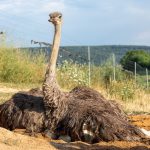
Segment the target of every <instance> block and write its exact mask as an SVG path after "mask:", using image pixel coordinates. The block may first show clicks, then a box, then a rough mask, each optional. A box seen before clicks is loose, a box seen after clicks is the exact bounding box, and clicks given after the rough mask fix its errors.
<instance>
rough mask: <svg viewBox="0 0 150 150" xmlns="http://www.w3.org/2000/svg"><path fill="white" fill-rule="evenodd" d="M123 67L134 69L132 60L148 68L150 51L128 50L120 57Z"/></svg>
mask: <svg viewBox="0 0 150 150" xmlns="http://www.w3.org/2000/svg"><path fill="white" fill-rule="evenodd" d="M120 62H121V64H122V66H123V68H125V69H127V70H130V71H134V62H136V63H137V64H139V65H140V66H142V67H144V68H148V69H150V53H148V52H146V51H144V50H137V51H129V52H127V53H126V54H125V56H124V57H123V58H122V59H121V61H120Z"/></svg>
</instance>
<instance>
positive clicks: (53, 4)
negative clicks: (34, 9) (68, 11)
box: [41, 0, 65, 12]
mask: <svg viewBox="0 0 150 150" xmlns="http://www.w3.org/2000/svg"><path fill="white" fill-rule="evenodd" d="M64 10H65V3H64V1H63V0H57V1H56V0H52V1H50V2H47V3H43V5H42V6H41V11H43V12H52V11H61V12H63V11H64Z"/></svg>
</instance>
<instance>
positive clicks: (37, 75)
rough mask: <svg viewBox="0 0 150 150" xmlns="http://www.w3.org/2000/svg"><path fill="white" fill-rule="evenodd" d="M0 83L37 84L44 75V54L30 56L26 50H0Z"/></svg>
mask: <svg viewBox="0 0 150 150" xmlns="http://www.w3.org/2000/svg"><path fill="white" fill-rule="evenodd" d="M0 56H1V57H0V81H1V82H11V83H39V82H41V81H42V80H43V75H44V70H45V69H44V63H43V60H44V54H42V53H41V54H40V55H39V54H37V55H34V56H32V55H31V54H30V53H29V51H28V52H27V50H24V51H22V50H19V49H14V48H6V47H5V48H0Z"/></svg>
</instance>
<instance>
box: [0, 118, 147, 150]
mask: <svg viewBox="0 0 150 150" xmlns="http://www.w3.org/2000/svg"><path fill="white" fill-rule="evenodd" d="M129 119H130V120H131V121H132V123H133V124H135V125H137V126H139V127H141V128H145V129H147V130H150V115H136V116H129ZM148 149H149V150H150V145H145V144H143V143H137V142H123V141H115V142H100V143H97V144H94V145H89V144H87V143H83V142H72V143H66V142H63V141H61V140H49V139H46V138H44V137H43V136H42V135H40V134H39V135H37V137H30V136H28V135H24V131H23V130H16V131H14V132H11V131H8V130H6V129H3V128H0V150H148Z"/></svg>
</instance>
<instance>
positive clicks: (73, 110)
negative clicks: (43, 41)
mask: <svg viewBox="0 0 150 150" xmlns="http://www.w3.org/2000/svg"><path fill="white" fill-rule="evenodd" d="M49 16H50V19H49V22H52V24H53V25H54V28H55V33H54V39H53V46H52V51H51V56H50V59H49V63H48V67H47V70H46V74H45V80H44V82H43V96H44V106H45V115H46V120H47V124H46V126H47V128H48V129H49V131H50V132H51V133H52V134H55V135H57V137H56V138H58V137H59V136H60V134H62V132H63V134H64V135H69V136H70V137H71V140H72V141H75V140H82V141H86V142H89V143H94V142H98V141H113V140H126V141H140V140H141V138H142V137H145V136H144V134H143V133H142V132H141V131H140V130H139V129H138V128H136V127H135V126H133V125H131V124H130V123H129V122H128V120H127V116H126V115H125V113H124V112H123V111H122V110H121V109H120V107H119V106H118V104H117V103H116V102H114V101H109V100H107V99H105V98H104V97H103V96H102V95H101V94H100V93H99V92H97V91H95V90H93V89H91V88H88V87H76V88H74V89H73V90H72V91H70V92H63V91H61V89H60V87H59V85H58V83H57V80H56V73H55V69H56V61H57V56H58V52H59V45H60V38H61V25H62V14H61V13H59V12H54V13H51V14H50V15H49ZM87 135H88V136H89V138H87Z"/></svg>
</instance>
